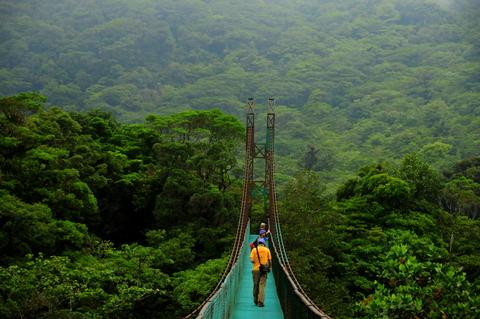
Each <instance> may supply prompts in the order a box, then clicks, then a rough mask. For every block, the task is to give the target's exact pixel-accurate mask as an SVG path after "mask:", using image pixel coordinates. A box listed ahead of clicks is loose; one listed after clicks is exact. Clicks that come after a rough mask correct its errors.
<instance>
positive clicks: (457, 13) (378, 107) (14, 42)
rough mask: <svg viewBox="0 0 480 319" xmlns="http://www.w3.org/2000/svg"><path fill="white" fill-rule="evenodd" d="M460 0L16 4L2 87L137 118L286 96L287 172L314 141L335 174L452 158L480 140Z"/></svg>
mask: <svg viewBox="0 0 480 319" xmlns="http://www.w3.org/2000/svg"><path fill="white" fill-rule="evenodd" d="M452 3H453V4H449V3H448V2H445V1H438V2H434V1H421V0H418V1H394V0H378V1H353V0H340V1H313V0H302V1H285V0H282V1H254V0H250V1H242V2H237V1H219V0H217V1H194V0H190V1H173V0H160V1H153V0H129V1H123V0H116V1H113V0H110V1H82V2H78V1H61V2H58V1H51V0H47V1H41V2H38V1H15V2H8V3H6V2H4V3H1V4H0V14H1V20H2V21H3V22H2V23H1V29H2V37H1V38H0V41H1V49H0V67H1V68H0V93H1V94H4V95H8V94H13V93H16V92H19V91H25V90H39V91H40V92H42V93H43V94H45V95H47V96H48V97H49V102H50V103H52V104H58V105H62V106H66V107H71V108H75V109H77V108H80V109H84V108H87V109H89V108H95V107H100V108H102V109H105V110H109V111H111V112H113V113H114V114H117V115H119V116H121V117H122V118H123V119H124V120H127V121H138V120H141V119H143V117H144V115H145V114H147V113H172V112H176V111H178V110H183V109H188V108H193V109H208V108H212V107H216V108H220V109H222V110H224V111H226V112H228V113H231V114H235V115H238V116H243V104H244V102H245V100H246V98H247V97H249V96H255V97H257V98H258V100H259V102H260V103H263V102H264V101H265V99H266V98H267V97H268V96H275V97H276V99H277V103H278V104H279V105H281V107H279V108H278V113H279V116H278V122H279V123H278V124H279V125H278V144H277V145H278V151H277V152H278V155H279V156H280V157H281V159H282V160H281V162H279V170H280V171H281V172H283V173H288V174H291V173H292V172H293V171H294V170H296V169H297V168H298V165H299V163H298V159H299V158H302V156H304V154H305V153H306V152H307V150H308V148H307V145H312V147H314V148H316V149H319V150H320V152H318V153H316V155H315V156H313V157H312V158H311V159H310V161H308V165H307V166H309V167H310V168H312V169H314V170H318V171H323V173H322V174H323V175H324V177H325V178H327V179H328V180H331V181H334V180H337V179H338V178H341V177H340V176H341V175H342V174H345V172H350V171H352V170H355V169H357V168H358V167H359V166H361V165H363V164H365V163H369V162H371V161H372V160H379V159H398V158H400V157H401V156H402V155H404V154H405V153H408V152H412V151H420V152H421V153H423V154H424V155H425V157H426V158H427V160H429V161H431V162H432V163H433V164H434V165H435V166H437V167H444V166H445V165H446V164H447V163H450V162H452V161H453V160H458V159H461V158H465V157H468V156H471V155H473V154H475V153H476V152H478V148H479V146H480V145H479V140H480V137H479V127H480V122H479V107H478V106H479V105H478V103H479V102H478V101H479V97H480V93H479V82H480V81H479V80H480V76H479V73H480V72H479V71H480V63H479V56H480V50H479V49H480V47H479V44H478V43H480V41H478V39H479V38H480V32H479V28H478V22H476V19H475V17H476V16H478V8H479V5H478V1H477V0H463V1H455V2H452ZM438 4H440V5H438ZM312 154H314V153H312ZM300 162H301V163H300V165H304V166H305V164H306V163H305V162H303V163H302V161H300ZM332 169H335V170H336V171H335V172H332Z"/></svg>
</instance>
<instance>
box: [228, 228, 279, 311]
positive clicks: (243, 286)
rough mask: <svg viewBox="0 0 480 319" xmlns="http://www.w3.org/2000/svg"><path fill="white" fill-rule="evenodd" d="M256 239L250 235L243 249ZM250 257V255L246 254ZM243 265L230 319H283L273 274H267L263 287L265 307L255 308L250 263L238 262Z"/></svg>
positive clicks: (247, 261)
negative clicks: (265, 283)
mask: <svg viewBox="0 0 480 319" xmlns="http://www.w3.org/2000/svg"><path fill="white" fill-rule="evenodd" d="M255 238H257V235H250V236H249V238H248V242H247V244H246V245H244V248H243V249H248V250H249V251H250V247H249V245H248V243H251V242H252V241H254V240H255ZM248 255H250V253H249V254H248ZM240 262H242V263H244V264H243V272H242V273H241V274H240V284H239V286H238V290H237V298H236V303H235V305H234V307H233V311H232V315H231V316H230V319H257V318H258V319H260V318H268V319H280V318H281V319H283V312H282V307H281V306H280V301H279V299H278V295H277V290H276V288H275V279H274V278H273V274H272V273H269V274H268V277H267V285H266V287H265V307H262V308H260V307H257V306H255V304H254V303H253V279H252V263H251V262H250V259H249V258H248V257H247V258H245V260H242V261H240Z"/></svg>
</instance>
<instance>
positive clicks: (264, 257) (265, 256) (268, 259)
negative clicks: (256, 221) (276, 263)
mask: <svg viewBox="0 0 480 319" xmlns="http://www.w3.org/2000/svg"><path fill="white" fill-rule="evenodd" d="M258 255H260V262H261V263H262V265H271V263H272V254H271V253H270V249H268V248H267V247H265V246H263V245H258ZM258 255H257V249H256V248H253V249H252V251H251V252H250V261H251V262H252V263H253V270H259V269H260V263H259V262H258Z"/></svg>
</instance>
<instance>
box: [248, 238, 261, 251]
mask: <svg viewBox="0 0 480 319" xmlns="http://www.w3.org/2000/svg"><path fill="white" fill-rule="evenodd" d="M258 238H260V237H257V238H256V239H255V240H254V241H252V242H251V243H250V250H252V249H253V248H256V247H257V246H258V242H257V240H258Z"/></svg>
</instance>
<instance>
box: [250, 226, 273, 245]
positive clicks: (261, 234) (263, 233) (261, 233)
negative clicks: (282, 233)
mask: <svg viewBox="0 0 480 319" xmlns="http://www.w3.org/2000/svg"><path fill="white" fill-rule="evenodd" d="M262 224H263V223H262ZM268 234H270V231H265V229H262V228H260V231H259V232H258V237H257V238H255V240H254V241H253V242H251V243H250V249H253V248H255V247H257V245H258V240H259V239H260V238H263V239H265V243H267V242H268V237H267V236H268Z"/></svg>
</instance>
